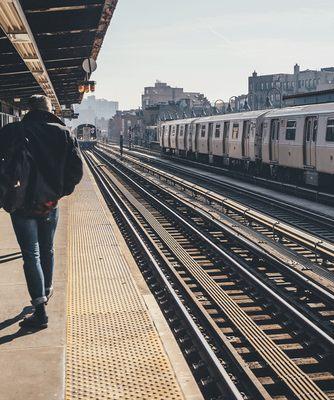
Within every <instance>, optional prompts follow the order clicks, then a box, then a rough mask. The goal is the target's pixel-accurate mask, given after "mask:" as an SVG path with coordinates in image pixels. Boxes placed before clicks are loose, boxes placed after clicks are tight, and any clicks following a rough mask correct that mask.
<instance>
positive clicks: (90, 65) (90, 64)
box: [82, 58, 97, 74]
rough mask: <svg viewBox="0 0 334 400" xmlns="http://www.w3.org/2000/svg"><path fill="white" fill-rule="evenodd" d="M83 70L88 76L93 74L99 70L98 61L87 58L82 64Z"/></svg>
mask: <svg viewBox="0 0 334 400" xmlns="http://www.w3.org/2000/svg"><path fill="white" fill-rule="evenodd" d="M82 68H83V70H84V71H85V72H87V74H91V73H92V72H94V71H95V70H96V68H97V64H96V61H95V60H94V59H93V58H86V59H85V60H84V61H83V63H82Z"/></svg>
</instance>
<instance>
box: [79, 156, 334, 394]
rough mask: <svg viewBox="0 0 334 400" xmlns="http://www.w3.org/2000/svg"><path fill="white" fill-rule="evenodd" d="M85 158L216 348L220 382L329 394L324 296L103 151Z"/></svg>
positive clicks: (328, 304) (255, 390) (248, 389)
mask: <svg viewBox="0 0 334 400" xmlns="http://www.w3.org/2000/svg"><path fill="white" fill-rule="evenodd" d="M87 157H88V161H89V163H90V165H91V167H92V168H93V169H94V171H95V174H96V176H97V177H99V180H100V184H101V182H103V183H102V184H103V185H104V187H106V186H108V187H109V189H108V190H112V191H113V193H114V196H115V197H117V198H118V200H117V201H118V202H119V204H121V205H120V208H121V209H123V210H126V211H124V212H125V213H126V214H127V216H128V218H129V219H130V220H131V226H132V229H134V226H135V227H136V229H137V230H138V232H141V237H142V238H143V237H144V238H145V241H146V242H148V243H150V250H151V251H152V253H154V254H155V256H156V257H157V259H159V262H160V263H161V264H163V265H164V267H163V268H164V269H165V272H164V274H165V277H168V280H169V283H170V284H171V286H172V287H175V288H177V293H176V295H177V296H181V297H182V298H183V300H184V299H187V303H186V305H187V308H189V309H190V310H191V312H192V316H196V319H195V321H196V323H197V324H198V325H199V327H201V328H202V330H203V329H204V330H205V332H207V340H208V343H210V346H211V349H212V351H213V353H214V354H215V355H216V358H217V355H218V358H219V355H224V357H223V360H224V361H223V362H221V367H223V369H224V370H225V372H226V373H227V376H230V377H232V383H233V385H232V386H231V382H229V381H226V379H224V377H222V376H220V378H221V379H222V380H223V381H224V382H225V385H227V386H231V387H233V390H234V389H235V390H236V393H237V392H239V394H240V396H241V397H243V398H254V399H260V398H265V399H269V398H274V399H277V400H278V399H280V400H282V399H294V398H298V399H330V398H334V375H333V365H331V360H332V355H333V345H334V340H333V337H332V336H331V334H332V333H333V318H334V311H333V299H332V298H331V297H330V296H328V295H326V293H325V292H324V291H323V290H321V288H320V287H319V288H318V287H316V286H314V284H313V285H311V284H310V283H309V282H307V281H305V280H303V279H302V278H301V277H299V278H298V277H297V276H296V275H294V274H293V273H292V275H291V274H288V273H287V271H285V274H284V273H283V272H282V271H283V270H280V269H279V268H278V266H277V265H276V264H275V263H274V262H272V260H268V259H261V260H260V259H259V257H258V254H255V253H256V252H255V251H254V253H252V252H251V251H250V249H249V248H245V247H243V245H242V244H241V243H240V242H238V241H233V240H231V237H230V236H229V235H227V234H226V232H223V231H222V229H218V226H217V225H216V224H215V223H213V222H212V223H211V224H210V223H209V221H208V220H206V219H205V217H204V216H203V215H201V214H200V213H198V212H196V211H195V210H194V208H191V207H189V206H188V205H187V204H186V203H183V202H181V201H180V199H177V198H175V197H173V196H172V195H168V194H167V193H166V192H165V191H163V190H159V188H158V187H155V188H154V187H153V186H151V187H150V190H149V191H148V190H147V188H145V186H144V185H143V182H139V181H138V178H137V179H135V180H134V179H132V178H131V177H130V176H129V175H130V174H129V171H127V172H124V171H122V170H121V169H120V168H118V167H116V166H115V165H113V164H112V163H110V162H109V161H108V159H107V158H105V157H104V158H101V155H94V156H93V155H92V154H88V155H87ZM97 157H99V158H98V159H97ZM111 171H113V172H111ZM116 174H117V177H116ZM111 188H112V189H111ZM139 253H140V252H139ZM292 277H293V278H294V280H293V279H292ZM225 360H226V361H225ZM220 361H222V359H220ZM216 363H217V360H216ZM228 374H230V375H228ZM223 375H224V374H223ZM225 378H226V374H225ZM223 386H224V385H223ZM234 395H235V393H234V394H233V396H234ZM225 398H226V397H225ZM227 398H235V397H227Z"/></svg>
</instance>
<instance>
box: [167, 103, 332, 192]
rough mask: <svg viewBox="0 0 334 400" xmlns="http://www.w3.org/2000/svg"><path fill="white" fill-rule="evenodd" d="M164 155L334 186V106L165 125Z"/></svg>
mask: <svg viewBox="0 0 334 400" xmlns="http://www.w3.org/2000/svg"><path fill="white" fill-rule="evenodd" d="M159 132H160V145H161V151H162V152H163V153H166V154H171V155H175V156H178V157H185V158H191V159H195V160H199V161H202V162H207V163H210V164H215V165H225V166H228V167H229V168H231V169H238V170H245V171H248V172H251V173H253V174H257V175H263V176H269V177H271V178H273V179H280V180H283V181H285V182H292V183H305V184H308V185H312V186H321V187H325V188H326V187H328V186H329V185H331V186H332V185H333V183H334V103H327V104H316V105H305V106H298V107H289V108H282V109H274V110H260V111H249V112H242V113H231V114H224V115H215V116H211V117H200V118H190V119H183V120H174V121H166V122H163V123H161V124H160V127H159Z"/></svg>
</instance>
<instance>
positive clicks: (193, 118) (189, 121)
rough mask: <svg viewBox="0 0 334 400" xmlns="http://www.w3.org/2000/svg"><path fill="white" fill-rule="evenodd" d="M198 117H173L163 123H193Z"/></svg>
mask: <svg viewBox="0 0 334 400" xmlns="http://www.w3.org/2000/svg"><path fill="white" fill-rule="evenodd" d="M197 119H198V117H197V118H196V117H192V118H185V119H172V120H170V121H164V122H163V123H162V125H174V124H176V123H177V124H191V123H192V122H194V121H196V120H197Z"/></svg>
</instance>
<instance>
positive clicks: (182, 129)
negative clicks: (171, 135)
mask: <svg viewBox="0 0 334 400" xmlns="http://www.w3.org/2000/svg"><path fill="white" fill-rule="evenodd" d="M183 135H184V126H183V125H182V126H180V136H183Z"/></svg>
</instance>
